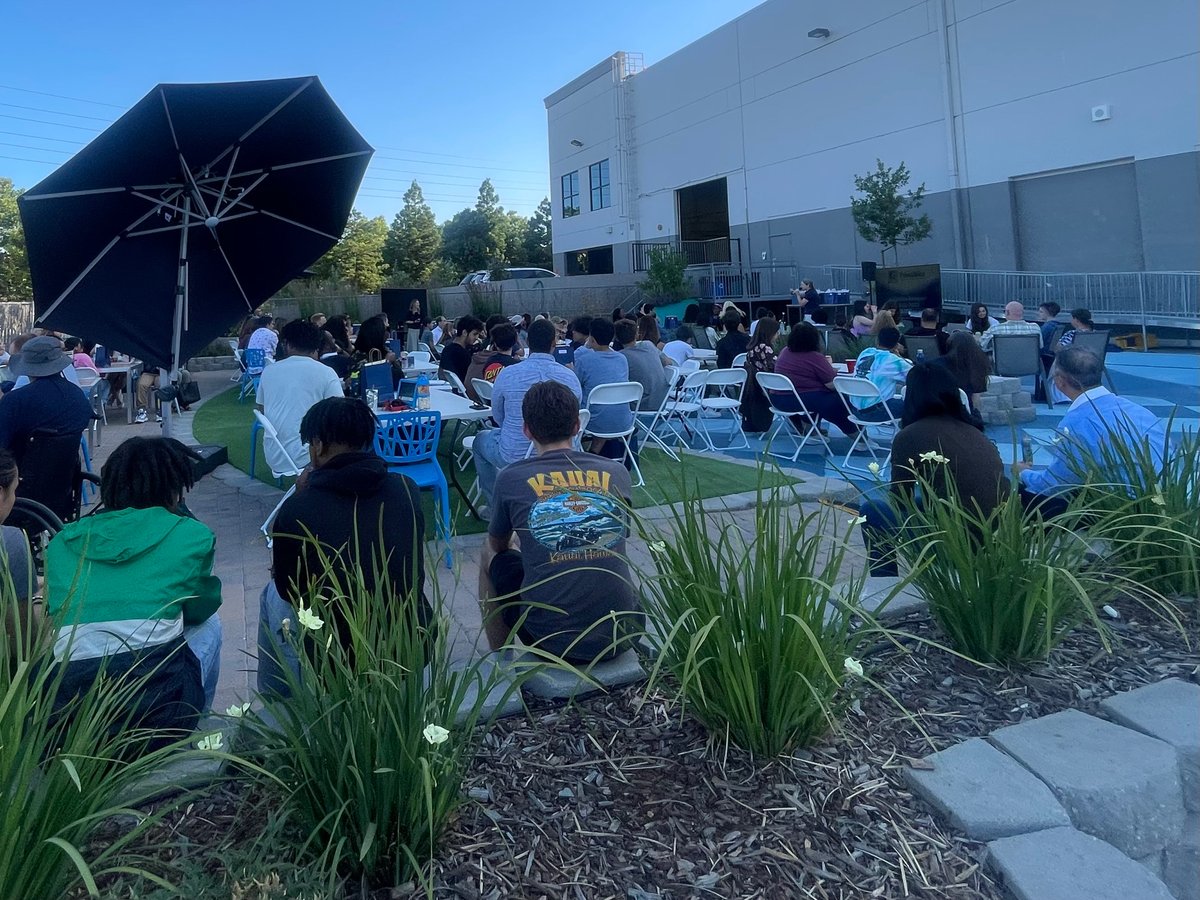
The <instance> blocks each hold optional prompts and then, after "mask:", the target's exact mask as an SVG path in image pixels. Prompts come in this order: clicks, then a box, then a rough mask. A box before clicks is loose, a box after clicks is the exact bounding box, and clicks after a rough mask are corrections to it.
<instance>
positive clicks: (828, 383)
mask: <svg viewBox="0 0 1200 900" xmlns="http://www.w3.org/2000/svg"><path fill="white" fill-rule="evenodd" d="M815 374H816V376H817V378H819V379H820V380H821V384H823V385H825V387H826V388H828V389H829V390H831V391H832V390H833V379H835V378H837V372H836V371H834V368H833V366H831V365H830V364H829V360H827V359H826V358H825V357H824V356H822V357H821V359H820V361H818V362H817V371H816V372H815Z"/></svg>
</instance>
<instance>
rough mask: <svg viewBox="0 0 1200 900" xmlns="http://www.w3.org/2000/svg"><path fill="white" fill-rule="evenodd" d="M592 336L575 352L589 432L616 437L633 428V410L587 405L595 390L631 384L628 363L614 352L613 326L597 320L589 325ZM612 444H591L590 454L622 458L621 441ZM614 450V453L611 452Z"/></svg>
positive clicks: (576, 370)
mask: <svg viewBox="0 0 1200 900" xmlns="http://www.w3.org/2000/svg"><path fill="white" fill-rule="evenodd" d="M590 329H591V330H590V337H589V338H588V343H587V344H586V345H585V346H584V347H580V348H579V349H578V350H577V351H575V374H576V375H578V376H579V386H580V389H581V390H582V392H583V405H584V406H585V407H587V408H588V409H589V410H590V411H591V419H590V420H589V421H588V427H587V430H588V432H596V431H600V432H604V433H605V434H615V433H616V432H618V431H624V430H625V429H627V428H629V427H631V426H632V425H633V408H632V407H628V406H607V405H606V406H596V407H592V406H589V405H588V398H589V397H590V396H591V393H592V389H593V388H597V387H599V386H600V385H602V384H617V383H619V382H623V381H629V360H627V359H626V358H625V357H624V356H622V355H621V354H620V353H618V352H617V351H615V350H613V349H612V339H613V333H614V328H613V323H612V321H611V320H609V319H606V318H596V319H593V320H592V321H591V324H590ZM608 445H609V442H608V441H605V440H602V439H600V438H597V439H596V440H594V441H593V442H592V448H591V452H592V453H595V454H597V455H598V456H607V457H608V458H609V459H619V458H621V457H622V456H624V454H625V448H624V446H623V445H622V444H621V442H620V441H619V440H618V441H613V442H611V447H612V450H609V449H608ZM612 451H615V452H612Z"/></svg>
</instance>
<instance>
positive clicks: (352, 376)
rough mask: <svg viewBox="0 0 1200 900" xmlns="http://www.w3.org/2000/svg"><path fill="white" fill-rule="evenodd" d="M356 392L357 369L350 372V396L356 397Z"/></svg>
mask: <svg viewBox="0 0 1200 900" xmlns="http://www.w3.org/2000/svg"><path fill="white" fill-rule="evenodd" d="M358 395H359V393H358V369H355V370H354V371H353V372H351V373H350V396H351V397H357V396H358Z"/></svg>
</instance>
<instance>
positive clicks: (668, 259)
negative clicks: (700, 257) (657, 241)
mask: <svg viewBox="0 0 1200 900" xmlns="http://www.w3.org/2000/svg"><path fill="white" fill-rule="evenodd" d="M687 266H688V258H687V255H686V254H684V253H681V252H679V251H678V250H674V249H672V248H671V246H670V245H667V244H664V245H663V246H661V247H655V248H654V249H652V250H651V251H650V264H649V266H648V267H647V268H646V278H645V279H644V280H643V281H642V282H641V284H640V285H639V287H641V289H642V290H643V291H644V292H645V293H646V294H647V296H649V297H650V298H652V299H653V300H654V302H655V303H670V302H672V301H675V300H682V299H683V298H684V297H686V296H687V292H688V289H689V287H690V286H691V279H690V278H688V277H687V276H686V274H685V272H686V270H687Z"/></svg>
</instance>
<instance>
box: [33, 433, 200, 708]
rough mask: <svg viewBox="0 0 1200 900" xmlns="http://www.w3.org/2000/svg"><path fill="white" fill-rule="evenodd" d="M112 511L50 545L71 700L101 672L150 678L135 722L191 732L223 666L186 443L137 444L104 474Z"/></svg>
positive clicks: (104, 496)
mask: <svg viewBox="0 0 1200 900" xmlns="http://www.w3.org/2000/svg"><path fill="white" fill-rule="evenodd" d="M100 477H101V482H100V499H101V502H102V504H103V510H102V511H101V512H98V513H97V514H96V515H91V516H85V517H84V518H82V519H80V520H79V521H78V522H72V523H71V524H69V525H67V526H65V527H64V528H63V530H62V531H60V532H59V533H58V534H57V535H55V536H54V538H53V539H52V540H51V541H50V543H49V545H48V546H47V548H46V613H47V615H48V616H49V618H50V622H51V624H52V626H53V628H54V630H55V644H54V655H55V657H56V658H57V659H59V660H60V661H64V662H66V665H67V669H66V672H65V673H64V676H63V684H62V687H61V688H60V691H59V695H58V700H59V702H60V703H65V702H66V701H67V700H69V698H70V697H72V696H74V695H75V694H76V693H78V692H80V691H82V690H85V689H86V688H87V686H88V685H89V684H90V683H91V682H92V681H94V680H95V679H96V677H97V676H98V675H99V674H100V673H101V672H103V673H104V675H105V676H106V677H108V678H113V677H117V676H120V675H122V674H123V673H126V672H130V673H132V675H133V677H135V678H139V679H140V678H142V677H143V676H144V677H146V681H145V684H144V686H143V687H142V696H140V697H139V698H138V700H137V703H138V709H137V711H136V713H135V715H134V721H133V722H132V724H133V725H134V726H140V727H144V728H152V729H156V730H178V731H190V730H192V729H193V728H195V726H196V722H197V720H198V718H199V716H200V713H201V712H203V711H204V710H206V709H208V708H209V707H210V706H211V705H212V699H213V693H214V692H215V691H216V686H217V677H218V675H219V672H220V661H221V620H220V618H219V617H218V615H217V608H218V607H219V606H220V605H221V581H220V579H218V578H217V577H216V576H215V575H213V574H212V569H213V550H214V545H215V538H214V536H213V533H212V532H211V531H210V530H209V529H208V527H207V526H206V525H204V524H202V523H201V522H198V521H197V520H196V519H194V518H191V517H190V516H189V515H187V514H185V512H183V510H184V507H183V495H184V492H185V491H187V490H188V489H190V488H191V487H192V483H193V481H194V478H193V474H192V463H191V460H190V459H189V457H188V455H187V450H186V448H185V447H184V446H183V444H181V443H180V442H179V441H176V440H173V439H171V438H160V437H153V438H152V437H135V438H130V439H129V440H127V441H125V442H124V443H123V444H121V445H120V446H119V447H117V448H116V449H115V450H114V451H113V453H112V455H111V456H110V457H109V458H108V462H106V463H105V464H104V468H103V469H102V470H101V473H100Z"/></svg>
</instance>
